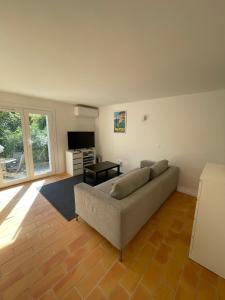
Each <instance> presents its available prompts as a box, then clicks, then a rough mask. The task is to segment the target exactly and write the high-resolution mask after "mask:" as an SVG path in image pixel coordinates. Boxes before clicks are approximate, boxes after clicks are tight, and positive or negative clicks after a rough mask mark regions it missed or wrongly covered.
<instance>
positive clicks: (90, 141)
mask: <svg viewBox="0 0 225 300" xmlns="http://www.w3.org/2000/svg"><path fill="white" fill-rule="evenodd" d="M67 136H68V148H69V150H75V149H81V148H91V147H94V146H95V133H94V132H91V131H68V132H67Z"/></svg>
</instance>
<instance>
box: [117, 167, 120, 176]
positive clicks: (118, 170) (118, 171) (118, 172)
mask: <svg viewBox="0 0 225 300" xmlns="http://www.w3.org/2000/svg"><path fill="white" fill-rule="evenodd" d="M119 175H120V166H118V167H117V176H119Z"/></svg>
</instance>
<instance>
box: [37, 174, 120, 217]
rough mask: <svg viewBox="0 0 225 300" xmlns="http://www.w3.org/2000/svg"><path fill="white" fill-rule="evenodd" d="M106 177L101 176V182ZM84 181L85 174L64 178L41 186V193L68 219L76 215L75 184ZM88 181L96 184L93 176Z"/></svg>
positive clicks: (112, 175) (110, 176) (113, 175)
mask: <svg viewBox="0 0 225 300" xmlns="http://www.w3.org/2000/svg"><path fill="white" fill-rule="evenodd" d="M115 176H116V172H114V171H112V172H110V173H109V176H108V178H107V180H108V179H110V178H113V177H115ZM105 180H106V179H105V178H104V177H102V178H100V180H99V183H100V182H103V181H105ZM81 182H83V175H78V176H74V177H70V178H67V179H63V180H60V181H57V182H53V183H49V184H46V185H44V186H42V187H41V189H40V191H39V192H40V193H41V194H42V195H43V196H44V197H45V198H46V199H47V200H48V201H49V202H50V203H51V204H52V205H53V206H54V207H55V208H56V209H57V210H58V212H60V213H61V214H62V215H63V217H64V218H66V219H67V220H68V221H70V220H72V219H74V218H75V217H76V214H75V197H74V186H75V185H76V184H78V183H81ZM86 183H87V184H89V185H91V186H94V185H95V181H94V179H93V178H91V177H87V178H86Z"/></svg>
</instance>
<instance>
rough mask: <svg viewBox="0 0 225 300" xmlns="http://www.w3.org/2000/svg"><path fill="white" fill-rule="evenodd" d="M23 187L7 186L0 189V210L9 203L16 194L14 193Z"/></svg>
mask: <svg viewBox="0 0 225 300" xmlns="http://www.w3.org/2000/svg"><path fill="white" fill-rule="evenodd" d="M22 188H23V185H20V186H16V187H13V188H9V189H6V190H3V191H0V212H2V211H3V210H4V208H5V207H6V206H7V205H8V204H9V203H10V201H11V200H12V199H13V198H14V197H15V196H16V194H17V193H18V192H19V191H20V190H21V189H22Z"/></svg>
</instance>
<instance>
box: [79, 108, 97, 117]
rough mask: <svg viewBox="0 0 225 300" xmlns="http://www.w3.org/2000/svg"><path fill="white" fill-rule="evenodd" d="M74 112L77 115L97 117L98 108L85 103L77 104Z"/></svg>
mask: <svg viewBox="0 0 225 300" xmlns="http://www.w3.org/2000/svg"><path fill="white" fill-rule="evenodd" d="M74 114H75V116H76V117H84V118H97V117H98V108H96V107H90V106H84V105H75V106H74Z"/></svg>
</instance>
